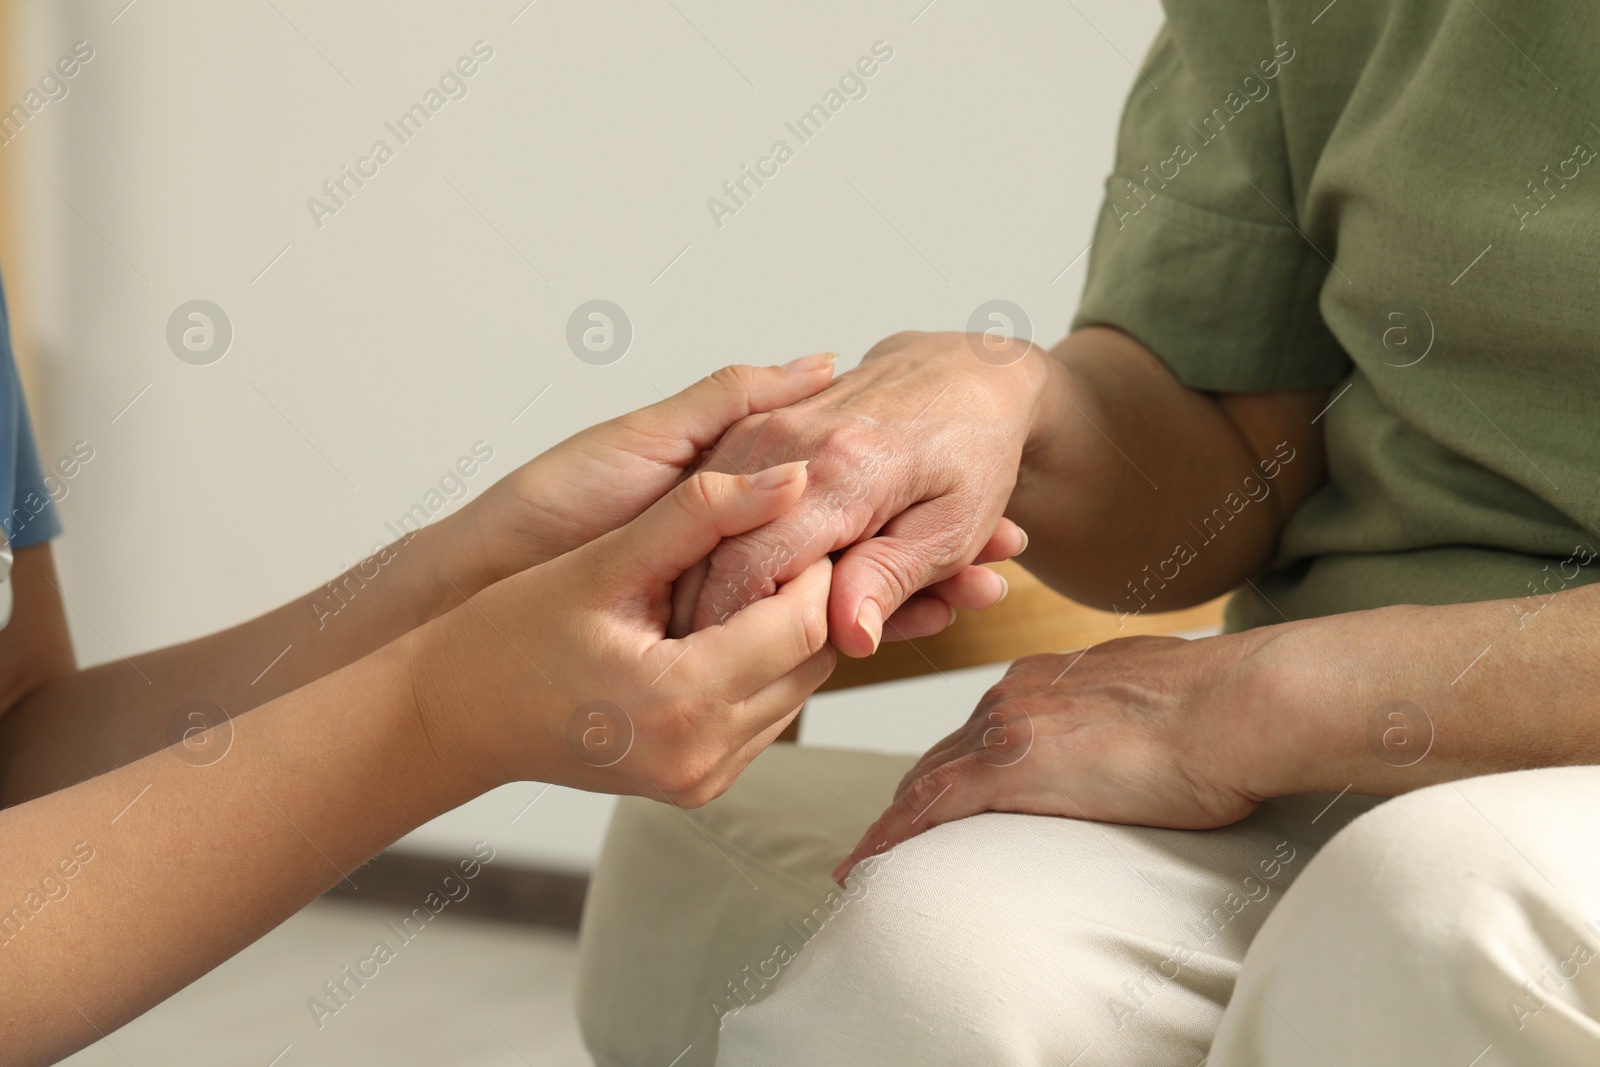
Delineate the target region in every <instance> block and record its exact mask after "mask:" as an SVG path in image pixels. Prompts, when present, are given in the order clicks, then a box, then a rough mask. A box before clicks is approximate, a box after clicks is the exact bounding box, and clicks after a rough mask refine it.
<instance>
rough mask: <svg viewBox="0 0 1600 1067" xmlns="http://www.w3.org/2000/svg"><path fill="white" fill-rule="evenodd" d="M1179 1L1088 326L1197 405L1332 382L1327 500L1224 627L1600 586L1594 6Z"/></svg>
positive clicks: (1509, 0)
mask: <svg viewBox="0 0 1600 1067" xmlns="http://www.w3.org/2000/svg"><path fill="white" fill-rule="evenodd" d="M1166 8H1167V16H1168V25H1167V26H1166V27H1165V28H1164V29H1163V30H1162V32H1161V34H1160V36H1159V37H1158V38H1157V40H1156V43H1155V46H1154V48H1153V50H1152V51H1151V53H1150V56H1149V58H1148V60H1147V61H1146V62H1145V64H1144V66H1143V70H1142V74H1141V76H1140V77H1139V78H1137V79H1136V81H1135V85H1134V90H1133V94H1132V96H1131V97H1130V98H1129V100H1128V104H1127V109H1126V113H1125V115H1124V117H1123V122H1122V128H1121V133H1120V135H1119V138H1118V145H1117V164H1116V173H1115V174H1114V175H1113V176H1112V177H1111V178H1110V180H1109V181H1108V183H1107V199H1106V202H1105V204H1104V206H1103V208H1102V211H1101V216H1100V219H1099V222H1098V225H1097V228H1096V231H1095V237H1094V243H1093V248H1092V252H1091V255H1090V263H1089V276H1088V282H1087V286H1086V289H1085V292H1084V298H1083V304H1082V307H1081V309H1080V311H1079V313H1078V316H1077V320H1076V322H1075V323H1074V325H1075V326H1084V325H1089V324H1095V323H1099V324H1106V325H1111V326H1115V327H1117V328H1119V329H1121V330H1124V331H1126V332H1127V333H1129V334H1131V335H1132V336H1134V337H1136V338H1138V339H1139V340H1140V341H1141V342H1143V343H1144V344H1145V345H1146V346H1147V347H1149V348H1150V349H1151V350H1152V351H1153V352H1155V353H1156V354H1157V355H1158V356H1159V357H1160V358H1161V359H1162V360H1163V361H1165V362H1166V363H1167V365H1168V366H1169V367H1170V368H1171V369H1172V371H1173V372H1174V373H1175V374H1176V375H1177V376H1178V378H1179V379H1180V380H1182V381H1183V382H1184V383H1185V384H1186V385H1188V386H1190V387H1192V388H1195V389H1201V390H1207V391H1215V392H1259V391H1267V390H1285V389H1308V388H1318V387H1327V388H1328V389H1329V393H1328V407H1327V408H1326V409H1325V410H1324V412H1323V413H1322V414H1321V415H1320V416H1319V417H1318V418H1317V420H1316V421H1317V425H1318V426H1320V427H1321V429H1322V430H1323V432H1324V435H1325V439H1326V441H1327V450H1328V479H1327V481H1326V483H1325V484H1324V485H1323V486H1322V487H1321V488H1320V489H1319V490H1317V491H1316V493H1314V494H1313V495H1312V496H1311V497H1310V498H1309V499H1308V500H1307V501H1306V502H1305V503H1304V504H1303V505H1301V507H1299V508H1298V509H1297V510H1296V511H1295V512H1294V514H1293V515H1292V516H1291V517H1290V519H1289V521H1288V523H1287V525H1286V526H1285V528H1284V530H1283V533H1282V537H1281V539H1280V542H1279V545H1278V550H1277V554H1276V557H1275V558H1274V560H1273V562H1272V564H1271V566H1270V568H1269V570H1268V571H1267V573H1265V574H1264V575H1258V576H1253V577H1252V579H1251V584H1247V585H1246V586H1244V587H1243V588H1242V589H1241V591H1240V592H1239V593H1238V594H1237V595H1236V596H1235V597H1234V599H1233V602H1232V603H1231V605H1230V607H1229V613H1228V624H1229V627H1230V628H1231V629H1240V628H1244V627H1248V626H1254V625H1259V624H1262V623H1270V622H1277V621H1280V620H1281V619H1283V618H1285V617H1287V618H1304V617H1308V616H1314V615H1323V614H1329V613H1333V612H1343V611H1354V610H1359V609H1363V608H1372V607H1377V606H1380V605H1386V604H1397V603H1416V604H1442V603H1453V602H1463V601H1472V600H1490V599H1501V598H1508V599H1514V600H1515V603H1514V604H1513V605H1512V610H1514V611H1515V612H1517V613H1518V615H1519V616H1520V617H1522V618H1526V617H1527V616H1528V614H1529V613H1533V612H1535V611H1536V609H1537V608H1538V606H1539V605H1541V604H1542V603H1544V602H1545V601H1546V600H1548V598H1549V596H1550V595H1552V594H1553V593H1555V592H1557V591H1559V590H1561V589H1564V588H1570V587H1572V586H1575V585H1579V584H1583V583H1586V582H1588V581H1592V580H1594V579H1595V578H1596V577H1597V576H1600V566H1589V565H1588V564H1590V563H1591V562H1592V561H1593V560H1594V559H1596V557H1597V556H1600V551H1597V549H1596V547H1595V546H1597V545H1600V529H1597V526H1600V506H1597V497H1600V492H1597V490H1600V4H1596V3H1594V2H1592V0H1571V2H1565V3H1563V2H1545V3H1534V2H1532V0H1335V2H1334V3H1332V4H1329V5H1328V6H1326V7H1324V6H1323V3H1322V2H1321V0H1312V2H1310V3H1307V2H1306V0H1293V2H1289V0H1169V2H1168V3H1167V4H1166ZM1291 462H1292V460H1291ZM1261 484H1264V485H1266V489H1265V490H1263V491H1270V488H1271V487H1270V485H1269V484H1267V483H1265V482H1264V481H1262V483H1261ZM1244 500H1245V498H1244V497H1243V496H1240V495H1237V494H1235V495H1233V496H1232V497H1230V499H1229V500H1228V501H1227V502H1226V503H1225V502H1224V501H1222V500H1219V501H1218V502H1217V503H1218V505H1219V508H1220V509H1221V510H1220V511H1218V512H1213V513H1209V514H1210V515H1211V516H1214V517H1212V518H1210V521H1207V516H1200V515H1197V516H1195V517H1194V522H1193V523H1191V528H1192V529H1194V530H1195V531H1196V534H1195V536H1194V537H1193V538H1189V539H1187V540H1186V543H1185V545H1184V546H1181V547H1182V548H1187V549H1188V551H1187V552H1182V551H1180V552H1179V553H1178V555H1177V556H1176V558H1177V559H1179V560H1182V561H1187V560H1188V559H1190V558H1193V557H1194V556H1196V555H1197V554H1199V553H1203V552H1205V550H1206V549H1205V546H1206V544H1208V543H1209V540H1210V539H1214V538H1215V537H1225V536H1227V530H1226V525H1225V524H1226V521H1227V516H1228V514H1229V513H1230V512H1232V513H1237V511H1236V507H1237V506H1256V505H1254V504H1251V503H1249V502H1248V501H1245V502H1244V503H1243V504H1242V505H1241V503H1240V502H1241V501H1244ZM1171 565H1172V564H1169V566H1171ZM1151 606H1152V608H1159V604H1152V605H1151ZM1116 607H1117V609H1118V610H1122V611H1128V610H1135V609H1136V607H1137V605H1136V604H1135V603H1134V602H1133V600H1132V596H1131V594H1130V597H1129V602H1128V603H1126V604H1119V605H1116Z"/></svg>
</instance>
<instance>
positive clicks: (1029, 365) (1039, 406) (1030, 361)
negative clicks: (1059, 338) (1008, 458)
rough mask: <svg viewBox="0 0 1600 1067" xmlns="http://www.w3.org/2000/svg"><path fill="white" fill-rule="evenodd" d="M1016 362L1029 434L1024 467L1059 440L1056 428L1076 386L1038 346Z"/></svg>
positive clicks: (1062, 366)
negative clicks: (1023, 374)
mask: <svg viewBox="0 0 1600 1067" xmlns="http://www.w3.org/2000/svg"><path fill="white" fill-rule="evenodd" d="M1019 362H1020V364H1021V365H1022V366H1023V368H1024V370H1025V371H1026V377H1025V378H1024V401H1025V403H1026V404H1027V408H1026V410H1027V420H1028V421H1027V426H1028V432H1027V436H1026V437H1025V438H1024V440H1023V445H1022V457H1023V463H1024V464H1026V463H1027V462H1028V460H1029V458H1030V457H1031V456H1033V455H1034V454H1035V453H1037V452H1038V451H1039V450H1040V449H1041V448H1042V447H1045V446H1046V445H1047V444H1048V443H1049V442H1050V441H1052V440H1056V439H1057V438H1058V435H1057V432H1056V429H1057V427H1058V426H1059V425H1060V423H1061V419H1062V417H1063V415H1064V413H1065V411H1066V410H1067V409H1068V408H1070V406H1071V404H1070V400H1069V398H1070V397H1071V395H1072V390H1073V388H1075V386H1074V383H1073V381H1072V375H1071V372H1070V371H1069V370H1068V369H1067V365H1066V364H1065V363H1063V362H1062V361H1061V360H1060V359H1057V358H1056V356H1055V355H1054V354H1052V353H1051V352H1049V351H1047V350H1045V349H1043V348H1040V347H1039V346H1038V345H1030V346H1029V349H1028V354H1027V355H1026V356H1025V357H1024V358H1023V359H1022V360H1020V361H1019Z"/></svg>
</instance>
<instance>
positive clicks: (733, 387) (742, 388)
mask: <svg viewBox="0 0 1600 1067" xmlns="http://www.w3.org/2000/svg"><path fill="white" fill-rule="evenodd" d="M756 374H757V371H756V368H754V367H752V366H750V365H749V364H746V363H732V364H729V365H728V366H726V367H719V368H718V369H716V370H714V371H712V372H711V375H710V379H709V380H710V381H712V382H715V383H716V384H717V386H718V387H720V388H721V389H723V390H725V391H726V392H730V393H738V394H739V395H741V396H745V397H748V396H749V395H750V390H751V387H752V386H754V385H755V382H756Z"/></svg>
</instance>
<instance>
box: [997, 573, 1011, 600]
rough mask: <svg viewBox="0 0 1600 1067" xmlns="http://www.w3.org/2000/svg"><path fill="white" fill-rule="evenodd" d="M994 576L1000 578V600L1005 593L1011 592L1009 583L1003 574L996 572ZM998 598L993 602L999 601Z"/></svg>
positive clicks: (1004, 596) (1003, 597)
mask: <svg viewBox="0 0 1600 1067" xmlns="http://www.w3.org/2000/svg"><path fill="white" fill-rule="evenodd" d="M995 577H996V578H998V579H1000V600H1004V599H1005V598H1006V594H1007V593H1009V592H1011V583H1010V582H1008V581H1006V576H1005V575H1003V574H996V575H995ZM1000 600H996V601H995V603H996V604H998V603H1000Z"/></svg>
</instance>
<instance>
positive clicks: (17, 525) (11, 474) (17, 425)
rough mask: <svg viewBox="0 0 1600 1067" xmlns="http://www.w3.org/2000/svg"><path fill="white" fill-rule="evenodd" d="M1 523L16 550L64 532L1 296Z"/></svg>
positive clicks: (3, 300) (0, 296)
mask: <svg viewBox="0 0 1600 1067" xmlns="http://www.w3.org/2000/svg"><path fill="white" fill-rule="evenodd" d="M0 503H4V504H5V505H6V513H5V517H4V519H3V520H0V525H3V526H4V529H5V534H6V537H7V538H8V539H9V540H10V541H11V545H12V547H13V548H27V547H28V546H29V545H36V544H40V543H41V542H44V541H48V540H50V539H51V538H53V537H56V536H59V535H60V533H61V518H60V516H59V515H58V514H57V512H56V502H55V498H54V496H53V495H52V493H51V491H50V486H49V483H48V482H47V481H46V480H45V473H44V466H43V464H41V463H40V462H39V449H38V446H37V445H36V444H35V443H34V440H33V423H32V420H30V419H29V418H28V404H27V401H26V399H25V398H24V397H23V395H22V382H21V380H20V379H19V378H18V377H17V365H16V360H15V359H14V358H13V356H12V353H11V324H10V320H9V318H8V316H7V314H6V306H5V297H4V296H3V295H0Z"/></svg>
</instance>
